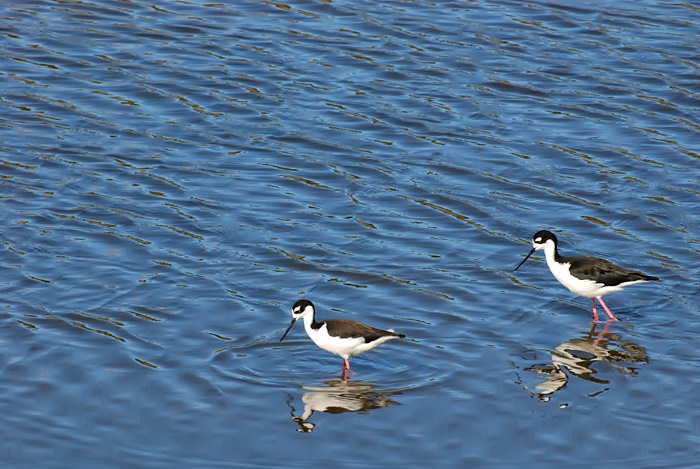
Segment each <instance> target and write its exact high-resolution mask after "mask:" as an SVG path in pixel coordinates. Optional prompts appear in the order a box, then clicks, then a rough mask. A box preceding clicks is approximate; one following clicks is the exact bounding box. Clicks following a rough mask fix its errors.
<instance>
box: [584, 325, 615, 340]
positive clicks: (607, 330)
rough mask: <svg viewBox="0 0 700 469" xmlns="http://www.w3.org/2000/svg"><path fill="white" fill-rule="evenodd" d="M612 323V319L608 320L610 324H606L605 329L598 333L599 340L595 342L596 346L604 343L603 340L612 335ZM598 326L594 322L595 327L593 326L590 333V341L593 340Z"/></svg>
mask: <svg viewBox="0 0 700 469" xmlns="http://www.w3.org/2000/svg"><path fill="white" fill-rule="evenodd" d="M611 323H612V319H608V322H606V323H605V327H603V330H602V331H601V332H600V333H598V338H597V339H595V340H594V341H593V343H594V344H598V343H600V342H601V341H603V339H605V336H607V335H608V334H609V333H610V324H611ZM596 326H597V323H595V322H594V323H593V325H592V326H591V330H590V332H589V333H588V338H589V339H593V334H595V328H596Z"/></svg>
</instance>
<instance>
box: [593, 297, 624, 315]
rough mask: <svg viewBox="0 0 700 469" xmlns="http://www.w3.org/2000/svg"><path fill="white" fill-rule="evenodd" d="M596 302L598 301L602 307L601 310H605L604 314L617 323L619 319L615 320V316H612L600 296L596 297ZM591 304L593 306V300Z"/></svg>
mask: <svg viewBox="0 0 700 469" xmlns="http://www.w3.org/2000/svg"><path fill="white" fill-rule="evenodd" d="M598 301H600V304H601V305H603V309H605V312H606V313H608V316H610V319H611V320H613V321H619V319H617V318H616V317H615V316H613V313H611V312H610V310H609V309H608V306H607V305H606V304H605V303H604V302H603V297H602V296H599V297H598ZM593 303H594V304H595V300H594V301H593Z"/></svg>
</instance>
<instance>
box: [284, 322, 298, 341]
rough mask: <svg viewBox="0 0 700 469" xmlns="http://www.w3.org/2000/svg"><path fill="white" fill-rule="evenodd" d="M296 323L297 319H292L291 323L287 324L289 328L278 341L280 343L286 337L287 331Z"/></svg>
mask: <svg viewBox="0 0 700 469" xmlns="http://www.w3.org/2000/svg"><path fill="white" fill-rule="evenodd" d="M296 321H297V318H294V319H292V322H290V323H289V327H288V328H287V330H286V331H284V335H283V336H282V338H281V339H280V342H282V341H283V340H284V338H285V337H287V332H289V331H290V330H291V329H292V326H293V325H294V323H295V322H296Z"/></svg>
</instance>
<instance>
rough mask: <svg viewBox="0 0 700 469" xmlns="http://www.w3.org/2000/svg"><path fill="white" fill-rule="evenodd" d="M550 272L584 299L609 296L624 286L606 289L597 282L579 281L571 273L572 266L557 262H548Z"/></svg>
mask: <svg viewBox="0 0 700 469" xmlns="http://www.w3.org/2000/svg"><path fill="white" fill-rule="evenodd" d="M547 263H548V264H549V270H551V271H552V274H553V275H554V277H555V278H556V279H557V280H558V281H559V283H561V284H562V285H564V286H565V287H566V288H568V289H569V291H571V292H573V293H575V294H577V295H578V296H582V297H584V298H596V297H599V296H603V295H607V294H608V293H612V292H615V291H619V290H622V285H615V286H612V287H606V286H605V284H603V283H600V282H596V281H595V280H587V279H584V280H582V279H579V278H576V277H574V276H573V275H571V274H570V273H569V266H570V265H571V264H569V263H565V264H557V263H556V262H551V263H550V262H547Z"/></svg>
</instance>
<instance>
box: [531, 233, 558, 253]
mask: <svg viewBox="0 0 700 469" xmlns="http://www.w3.org/2000/svg"><path fill="white" fill-rule="evenodd" d="M550 239H551V240H552V241H554V245H555V246H556V245H557V237H556V236H554V233H552V232H551V231H547V230H540V231H538V232H537V233H535V235H534V236H533V237H532V247H534V248H535V249H542V248H543V247H544V245H545V243H546V242H547V241H548V240H550ZM540 246H541V247H540Z"/></svg>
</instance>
